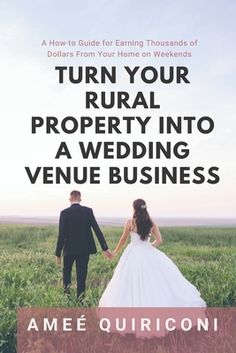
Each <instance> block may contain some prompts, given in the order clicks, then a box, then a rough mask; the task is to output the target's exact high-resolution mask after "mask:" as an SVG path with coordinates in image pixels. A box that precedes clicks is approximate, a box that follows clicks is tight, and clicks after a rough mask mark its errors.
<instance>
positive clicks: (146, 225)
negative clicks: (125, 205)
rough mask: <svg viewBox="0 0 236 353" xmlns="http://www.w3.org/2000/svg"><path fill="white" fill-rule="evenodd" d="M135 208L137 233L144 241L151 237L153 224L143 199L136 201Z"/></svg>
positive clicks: (134, 217)
mask: <svg viewBox="0 0 236 353" xmlns="http://www.w3.org/2000/svg"><path fill="white" fill-rule="evenodd" d="M133 208H134V215H133V219H134V222H135V224H136V227H137V233H138V234H139V235H140V237H141V239H142V240H146V239H147V238H148V237H149V235H150V231H151V228H152V226H153V222H152V220H151V218H150V216H149V213H148V211H147V205H146V202H145V201H144V200H142V199H137V200H134V202H133Z"/></svg>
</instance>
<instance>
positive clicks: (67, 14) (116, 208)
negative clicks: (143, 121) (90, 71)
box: [0, 0, 236, 218]
mask: <svg viewBox="0 0 236 353" xmlns="http://www.w3.org/2000/svg"><path fill="white" fill-rule="evenodd" d="M235 7H236V5H235V2H233V1H208V2H206V1H178V2H177V1H159V0H157V1H154V0H147V1H145V2H141V1H139V2H138V1H137V0H136V1H133V0H132V1H121V0H120V1H98V0H97V1H95V0H93V1H75V0H74V1H67V2H64V1H49V0H41V1H37V0H36V1H34V2H30V1H21V2H19V1H11V2H9V1H3V0H0V23H1V24H0V45H1V53H2V54H1V57H0V60H1V67H0V74H1V106H0V113H1V114H0V126H1V128H0V156H1V174H0V215H22V216H54V215H58V214H59V212H60V210H61V209H63V208H65V207H67V206H68V204H69V202H68V198H69V193H70V191H71V190H73V189H79V190H80V191H81V192H82V203H83V204H84V205H87V206H90V207H92V208H93V209H94V211H95V214H96V215H98V216H102V217H105V216H108V217H120V216H122V217H126V216H127V217H129V216H130V214H131V213H132V207H131V205H132V201H133V200H134V199H136V198H143V199H145V200H146V202H147V205H148V209H149V211H150V213H151V214H152V215H153V216H155V217H218V218H233V217H236V214H235V213H236V211H235V210H236V201H235V200H236V192H235V190H236V188H235V181H236V177H235V176H236V166H235V152H236V139H235V129H236V123H235V105H234V104H233V102H234V99H235V80H234V77H235V59H236V58H235V54H236V53H235V51H236V50H235V46H234V41H235V38H234V36H235V18H234V14H235V10H236V9H235ZM50 39H51V40H79V39H82V40H89V39H91V40H93V39H96V40H102V39H107V40H113V41H114V40H116V39H122V40H146V39H153V40H187V41H190V40H197V41H198V45H197V46H196V47H193V48H191V50H192V57H191V58H175V59H168V58H159V59H157V58H153V57H152V58H134V59H124V58H121V59H117V58H114V59H99V58H85V59H84V58H68V59H65V58H48V57H47V50H48V49H49V48H45V47H43V46H42V45H41V43H42V41H43V40H46V41H49V40H50ZM162 49H163V50H169V49H170V48H168V47H167V48H162ZM54 50H57V48H54ZM67 50H68V48H67ZM130 50H131V49H130ZM136 50H137V49H136ZM176 50H179V49H178V48H177V49H176ZM56 65H71V66H79V65H81V66H86V65H93V66H97V67H100V66H101V65H103V66H107V67H109V66H111V65H116V67H117V72H118V80H117V85H116V86H115V87H114V86H113V85H109V84H107V85H105V90H106V91H109V90H128V91H129V92H130V95H131V96H134V95H135V92H137V91H139V90H140V91H143V92H144V93H145V94H147V93H148V92H149V91H150V90H153V91H155V92H156V94H157V97H158V99H159V101H160V104H161V109H160V112H156V111H154V110H150V111H148V112H147V111H146V110H143V109H141V108H138V109H136V110H135V112H133V114H134V113H135V114H136V115H140V116H147V115H152V116H155V115H157V114H162V115H171V116H178V115H182V116H184V115H194V116H196V117H201V116H204V115H209V116H210V117H212V118H213V119H214V123H215V128H214V131H213V132H212V133H211V134H208V135H203V134H199V132H197V131H195V132H194V133H193V134H192V135H188V134H185V133H183V135H182V136H181V138H180V136H176V135H174V134H173V135H171V136H166V135H165V136H162V137H160V136H158V135H157V133H156V131H155V126H154V125H152V124H151V125H150V128H149V130H148V133H147V134H145V136H144V135H142V136H140V134H139V131H138V128H137V127H135V128H134V129H133V133H132V135H131V136H130V135H129V136H127V135H125V134H122V136H116V135H114V136H112V141H119V140H122V141H126V142H132V141H133V140H141V141H142V142H148V141H156V140H157V139H161V140H163V141H165V140H166V139H168V140H170V141H172V142H176V141H178V140H184V141H187V142H188V143H189V145H190V148H191V150H190V156H189V158H188V159H186V160H177V159H176V158H173V159H172V160H171V161H168V160H165V159H162V160H160V161H158V160H156V161H155V160H151V161H150V160H149V161H148V159H144V160H138V161H136V160H133V159H131V158H129V159H127V160H125V161H124V160H123V161H112V162H111V161H104V160H103V159H100V160H96V161H92V160H88V161H82V160H81V158H80V157H79V154H78V147H77V145H78V141H79V140H81V141H84V142H88V141H93V142H96V141H99V140H104V141H105V140H108V141H109V140H111V136H107V135H106V136H101V135H99V136H98V135H96V134H94V133H93V132H92V131H91V132H90V133H89V134H87V135H86V136H81V135H79V134H73V135H65V134H58V135H46V134H45V131H44V130H43V129H41V130H39V132H38V133H37V134H36V135H32V134H31V124H30V121H31V116H33V115H36V116H37V115H39V116H44V117H45V116H47V115H48V116H56V117H58V118H59V119H62V118H63V117H65V116H67V115H71V116H75V117H77V118H78V117H80V116H83V115H85V114H86V115H91V116H95V115H101V116H102V115H104V116H105V115H106V116H108V115H114V116H124V115H127V113H128V114H129V115H132V114H131V112H130V111H129V112H127V111H126V110H122V111H121V110H117V109H112V110H110V111H109V110H103V109H100V110H99V114H98V112H97V111H96V110H95V109H91V110H90V111H89V112H88V110H86V109H85V107H84V94H85V91H86V90H88V87H89V90H96V91H97V92H98V93H99V92H101V91H102V90H104V85H103V86H102V85H93V84H91V85H89V86H88V85H86V84H80V85H72V84H70V83H68V82H67V83H65V84H63V85H59V84H58V78H57V75H56V72H55V70H54V66H56ZM124 65H129V66H136V65H138V66H140V67H145V66H153V67H157V68H159V66H161V65H162V66H170V65H174V66H177V65H181V66H187V67H188V68H189V78H190V81H191V84H190V85H184V84H182V85H176V84H171V85H163V84H161V83H159V82H158V83H154V84H152V85H148V86H147V85H145V84H143V83H142V82H141V80H139V79H138V80H137V82H136V83H135V84H134V85H129V84H128V82H127V77H126V76H125V75H124V73H123V66H124ZM61 141H66V142H67V143H68V145H69V146H70V147H71V151H72V152H73V159H72V160H67V159H66V158H63V157H62V158H61V159H60V160H57V161H56V160H55V159H54V157H55V154H56V151H57V147H58V146H59V144H60V142H61ZM111 163H112V164H113V165H115V166H119V167H120V168H122V167H123V166H129V167H130V168H132V167H134V166H137V167H138V168H139V169H140V168H141V167H142V166H143V165H144V164H145V165H147V164H149V165H150V166H152V167H153V166H168V167H171V166H173V165H177V166H181V165H182V166H184V165H185V166H186V165H187V166H190V167H191V168H194V167H195V166H197V165H201V166H204V167H205V168H208V167H210V166H214V165H216V166H218V167H219V174H220V182H219V183H218V184H215V185H210V184H207V183H205V184H201V185H194V184H192V183H191V184H189V185H180V184H177V185H173V184H170V183H169V184H166V185H161V184H154V183H152V184H149V185H142V184H140V183H136V184H134V185H127V184H125V183H122V184H118V185H109V184H108V182H107V175H105V174H104V173H106V172H105V171H106V170H107V169H108V167H109V166H110V165H111ZM84 164H86V165H87V166H93V165H95V166H101V168H102V170H103V176H102V183H101V184H100V185H91V184H90V183H86V184H83V185H76V184H75V183H72V184H69V185H66V184H60V185H56V184H54V185H45V184H43V183H42V181H40V182H39V183H36V184H35V185H32V184H30V182H29V179H28V178H27V175H26V172H25V169H24V167H25V166H29V167H30V168H32V170H33V169H34V168H35V167H37V166H61V167H65V166H67V165H68V166H81V165H84Z"/></svg>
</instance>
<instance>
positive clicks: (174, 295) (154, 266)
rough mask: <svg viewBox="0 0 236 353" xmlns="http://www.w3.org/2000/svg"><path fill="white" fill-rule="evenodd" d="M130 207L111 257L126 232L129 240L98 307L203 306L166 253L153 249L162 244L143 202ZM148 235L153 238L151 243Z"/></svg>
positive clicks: (122, 244) (118, 248)
mask: <svg viewBox="0 0 236 353" xmlns="http://www.w3.org/2000/svg"><path fill="white" fill-rule="evenodd" d="M133 208H134V214H133V219H130V220H128V222H127V223H126V225H125V227H124V231H123V234H122V236H121V238H120V240H119V242H118V244H117V246H116V248H115V250H114V251H113V253H112V255H113V257H114V256H116V255H117V254H118V253H119V251H120V249H121V248H122V247H123V246H124V245H125V243H126V241H127V239H128V237H129V235H130V238H131V242H130V244H129V245H128V246H127V247H126V249H125V250H124V252H123V254H122V256H121V258H120V260H119V262H118V265H117V267H116V269H115V271H114V274H113V277H112V279H111V280H110V282H109V283H108V285H107V288H106V289H105V291H104V293H103V294H102V297H101V299H100V302H99V307H205V306H206V303H205V301H204V300H203V299H202V298H201V296H200V293H199V291H198V290H197V289H196V287H195V286H193V285H192V284H191V283H190V282H189V281H188V280H187V279H186V278H185V277H184V276H183V275H182V273H181V272H180V271H179V269H178V268H177V266H176V265H175V264H174V262H173V261H172V260H171V259H170V258H169V257H168V256H167V255H165V254H164V253H163V252H162V251H160V250H158V249H156V248H155V246H159V245H160V244H161V243H162V237H161V233H160V231H159V229H158V227H157V225H156V224H155V223H154V222H153V221H152V219H151V218H150V216H149V214H148V211H147V206H146V203H145V201H144V200H142V199H137V200H135V201H134V202H133ZM151 235H153V236H154V237H155V240H154V241H153V242H151V241H150V237H151Z"/></svg>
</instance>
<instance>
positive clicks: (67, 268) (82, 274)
mask: <svg viewBox="0 0 236 353" xmlns="http://www.w3.org/2000/svg"><path fill="white" fill-rule="evenodd" d="M63 262H64V267H63V285H64V292H65V293H69V291H70V285H71V271H72V266H73V263H74V262H75V264H76V277H77V298H78V299H83V298H84V294H85V288H86V278H87V269H88V262H89V254H80V255H73V254H68V255H65V256H64V258H63Z"/></svg>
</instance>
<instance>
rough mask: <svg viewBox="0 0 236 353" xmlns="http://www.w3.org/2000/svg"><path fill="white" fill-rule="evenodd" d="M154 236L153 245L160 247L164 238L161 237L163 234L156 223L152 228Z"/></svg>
mask: <svg viewBox="0 0 236 353" xmlns="http://www.w3.org/2000/svg"><path fill="white" fill-rule="evenodd" d="M152 234H153V235H154V236H155V238H156V239H155V240H154V241H153V242H152V245H154V246H155V245H157V246H158V245H160V244H161V243H162V242H163V241H162V236H161V232H160V230H159V228H158V226H157V225H156V224H155V223H154V225H153V227H152Z"/></svg>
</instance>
